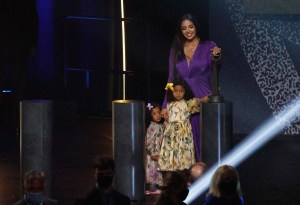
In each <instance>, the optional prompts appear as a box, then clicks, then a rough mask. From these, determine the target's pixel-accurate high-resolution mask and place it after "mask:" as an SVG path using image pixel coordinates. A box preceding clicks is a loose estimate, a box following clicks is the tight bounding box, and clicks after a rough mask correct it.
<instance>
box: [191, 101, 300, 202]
mask: <svg viewBox="0 0 300 205" xmlns="http://www.w3.org/2000/svg"><path fill="white" fill-rule="evenodd" d="M288 108H290V109H288ZM299 115H300V98H299V97H298V98H297V99H296V100H293V101H292V102H291V103H290V104H289V106H287V109H285V110H283V111H282V112H281V113H280V114H279V115H278V116H277V119H275V118H274V117H272V118H271V119H269V120H268V121H267V122H266V123H264V124H263V125H262V126H261V127H259V128H258V129H256V130H255V131H254V132H253V133H252V134H250V135H249V136H248V137H247V138H246V139H245V140H243V141H242V142H241V143H240V144H238V145H237V146H236V147H235V148H234V149H232V150H231V151H230V152H228V153H227V154H226V155H225V156H224V157H223V158H222V159H221V163H220V164H219V163H216V164H214V165H213V166H212V168H210V169H209V170H208V171H207V172H206V174H204V175H203V177H201V178H200V179H199V180H197V181H196V182H195V183H194V184H193V185H192V186H191V187H190V192H189V195H188V197H187V198H186V200H185V203H187V204H189V203H191V202H192V201H193V200H195V199H196V198H197V196H198V195H200V194H202V193H203V192H204V191H205V190H206V189H207V188H208V186H209V183H210V180H211V177H212V175H213V173H214V172H215V170H216V169H217V167H219V166H222V165H224V164H228V165H231V166H237V165H239V164H240V163H241V162H243V161H244V160H246V159H247V158H248V157H249V156H250V155H251V154H253V153H254V152H255V151H256V150H257V149H259V148H261V147H262V146H263V145H265V144H266V143H267V142H269V141H270V140H271V139H273V138H274V137H275V136H276V135H277V134H278V133H279V132H281V131H282V125H283V124H289V123H291V122H292V121H293V120H294V119H295V118H296V117H297V116H299Z"/></svg>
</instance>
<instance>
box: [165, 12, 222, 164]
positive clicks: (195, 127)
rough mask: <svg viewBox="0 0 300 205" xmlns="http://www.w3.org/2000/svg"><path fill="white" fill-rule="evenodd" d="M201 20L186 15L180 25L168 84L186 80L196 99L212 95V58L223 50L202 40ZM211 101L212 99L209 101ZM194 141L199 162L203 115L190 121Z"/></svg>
mask: <svg viewBox="0 0 300 205" xmlns="http://www.w3.org/2000/svg"><path fill="white" fill-rule="evenodd" d="M199 28H200V27H199V25H198V21H197V19H196V18H195V17H194V16H193V15H191V14H189V13H188V14H184V15H183V16H182V17H181V18H180V20H179V23H178V26H177V29H176V31H177V32H176V35H175V38H174V40H173V44H172V48H171V51H170V55H169V77H168V82H173V81H174V80H175V79H178V78H182V79H184V80H185V81H186V82H187V84H188V86H189V87H190V88H191V90H192V92H193V94H194V97H196V98H204V97H208V96H209V95H211V94H212V85H211V74H212V56H213V55H220V52H221V49H220V48H219V47H217V45H216V44H215V43H214V42H213V41H202V40H201V39H200V36H199V34H198V33H199ZM207 99H208V98H207ZM166 107H167V98H166V97H165V100H164V103H163V105H162V108H163V109H162V115H163V116H164V119H165V120H167V119H168V111H167V109H166ZM190 122H191V125H192V132H193V138H194V149H195V158H196V162H198V161H201V156H200V113H197V114H194V115H192V116H191V118H190Z"/></svg>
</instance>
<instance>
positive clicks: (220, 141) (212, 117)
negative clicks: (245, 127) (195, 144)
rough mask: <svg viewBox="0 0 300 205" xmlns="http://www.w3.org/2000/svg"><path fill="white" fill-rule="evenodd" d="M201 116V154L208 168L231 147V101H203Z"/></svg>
mask: <svg viewBox="0 0 300 205" xmlns="http://www.w3.org/2000/svg"><path fill="white" fill-rule="evenodd" d="M201 118H202V119H201V132H202V133H201V141H200V143H201V156H202V161H203V162H204V163H206V165H207V166H208V168H209V167H211V166H212V165H214V164H215V163H220V160H221V158H222V156H223V155H224V154H225V153H226V152H227V151H229V150H230V149H231V148H232V144H233V142H232V135H233V134H232V103H231V102H217V103H214V102H208V103H205V104H203V107H202V116H201Z"/></svg>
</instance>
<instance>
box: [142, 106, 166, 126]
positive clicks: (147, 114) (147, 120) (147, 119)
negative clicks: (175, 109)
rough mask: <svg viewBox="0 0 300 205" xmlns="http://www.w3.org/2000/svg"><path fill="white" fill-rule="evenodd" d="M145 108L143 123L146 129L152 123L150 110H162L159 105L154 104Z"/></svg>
mask: <svg viewBox="0 0 300 205" xmlns="http://www.w3.org/2000/svg"><path fill="white" fill-rule="evenodd" d="M145 107H146V108H145V123H146V128H148V127H149V125H150V123H151V121H152V110H153V109H154V108H156V107H158V108H159V109H160V110H161V109H162V108H161V105H160V104H158V103H155V102H151V103H148V104H147V105H146V106H145ZM161 122H162V121H161Z"/></svg>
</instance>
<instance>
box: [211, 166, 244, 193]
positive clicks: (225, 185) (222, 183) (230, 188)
mask: <svg viewBox="0 0 300 205" xmlns="http://www.w3.org/2000/svg"><path fill="white" fill-rule="evenodd" d="M238 185H239V176H238V172H237V171H236V169H235V168H234V167H232V166H229V165H223V166H220V167H219V168H218V169H217V170H216V171H215V173H214V174H213V176H212V179H211V184H210V188H209V193H210V194H212V195H213V196H215V197H231V196H234V195H236V194H239V191H238Z"/></svg>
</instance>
